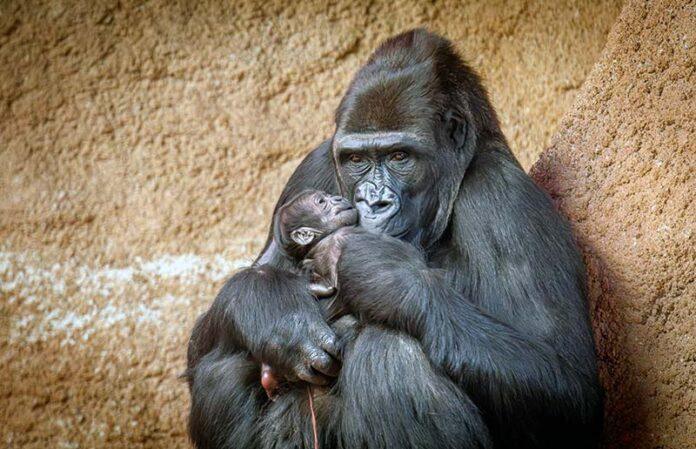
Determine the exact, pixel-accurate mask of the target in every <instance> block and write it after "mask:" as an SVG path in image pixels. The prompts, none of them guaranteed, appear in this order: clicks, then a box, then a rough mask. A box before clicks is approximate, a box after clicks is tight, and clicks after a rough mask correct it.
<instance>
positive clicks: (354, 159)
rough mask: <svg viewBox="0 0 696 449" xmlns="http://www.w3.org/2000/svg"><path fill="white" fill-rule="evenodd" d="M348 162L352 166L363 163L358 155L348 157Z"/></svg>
mask: <svg viewBox="0 0 696 449" xmlns="http://www.w3.org/2000/svg"><path fill="white" fill-rule="evenodd" d="M348 160H349V161H351V162H352V163H354V164H359V163H361V162H362V161H363V157H362V156H360V155H359V154H355V153H353V154H351V155H350V156H348Z"/></svg>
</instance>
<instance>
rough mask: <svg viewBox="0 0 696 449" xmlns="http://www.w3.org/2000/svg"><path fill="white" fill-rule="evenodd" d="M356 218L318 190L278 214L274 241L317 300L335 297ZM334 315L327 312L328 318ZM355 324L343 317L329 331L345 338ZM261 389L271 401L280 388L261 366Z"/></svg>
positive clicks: (267, 368)
mask: <svg viewBox="0 0 696 449" xmlns="http://www.w3.org/2000/svg"><path fill="white" fill-rule="evenodd" d="M358 216H359V215H358V211H357V210H356V209H355V208H353V207H352V205H351V204H350V202H349V201H348V200H347V199H345V198H343V197H340V196H331V195H329V194H327V193H326V192H322V191H319V190H306V191H304V192H301V193H300V194H298V195H297V196H295V197H294V198H292V199H291V200H290V201H288V202H287V203H286V204H285V205H283V206H282V207H281V208H280V209H279V210H278V213H277V214H276V219H275V222H274V224H273V233H274V237H275V241H276V242H277V243H278V245H279V246H280V248H281V250H282V251H283V252H284V253H285V254H286V255H287V256H288V257H289V258H290V259H292V261H293V262H294V263H295V266H296V268H297V269H302V270H304V271H308V272H309V273H310V280H311V282H310V291H311V292H312V294H313V295H315V296H316V297H317V298H325V297H329V296H333V295H334V294H335V293H336V289H337V279H336V277H337V275H336V267H337V265H338V259H339V257H340V255H341V248H342V246H343V245H342V244H343V242H344V241H345V238H346V236H347V235H348V233H350V232H356V231H357V228H356V227H355V225H357V223H358ZM329 236H330V238H327V237H329ZM330 304H332V303H330ZM328 309H331V305H329V307H328V308H327V310H328ZM337 314H338V311H333V312H330V313H329V318H333V317H335V316H336V315H337ZM356 324H357V322H356V321H355V319H354V318H352V317H344V318H343V319H342V320H339V322H336V323H334V326H333V327H334V330H336V331H337V333H341V332H338V331H341V330H342V331H345V332H342V333H345V334H349V333H351V330H352V328H353V327H354V326H355V325H356ZM261 385H262V386H263V388H264V390H266V394H267V395H268V397H269V398H271V399H273V398H274V397H275V396H276V395H277V392H278V389H279V387H280V381H279V376H278V375H277V374H276V373H275V372H274V371H273V370H272V368H271V367H270V366H269V365H267V364H265V363H263V364H262V366H261Z"/></svg>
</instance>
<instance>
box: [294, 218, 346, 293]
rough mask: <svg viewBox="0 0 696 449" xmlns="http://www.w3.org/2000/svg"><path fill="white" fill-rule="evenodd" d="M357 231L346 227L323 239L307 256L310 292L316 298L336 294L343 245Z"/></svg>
mask: <svg viewBox="0 0 696 449" xmlns="http://www.w3.org/2000/svg"><path fill="white" fill-rule="evenodd" d="M356 232H359V231H358V228H357V227H355V226H346V227H343V228H340V229H338V230H337V231H335V232H333V233H331V234H329V235H328V236H326V237H324V238H323V239H322V240H321V241H320V242H319V243H317V244H316V246H315V247H314V248H312V250H311V251H310V253H309V255H308V260H307V261H306V266H307V267H311V271H312V283H311V285H310V291H311V292H312V294H313V295H315V296H317V297H318V298H325V297H328V296H332V295H334V294H335V293H336V289H337V288H338V285H337V283H338V281H337V278H338V274H337V266H338V259H339V258H340V257H341V253H342V252H343V245H344V244H345V242H346V239H347V238H348V236H349V235H353V234H355V233H356Z"/></svg>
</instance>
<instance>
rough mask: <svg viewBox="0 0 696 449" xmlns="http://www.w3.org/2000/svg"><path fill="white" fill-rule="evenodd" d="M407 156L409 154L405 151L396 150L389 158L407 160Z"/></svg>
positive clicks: (399, 160) (397, 160)
mask: <svg viewBox="0 0 696 449" xmlns="http://www.w3.org/2000/svg"><path fill="white" fill-rule="evenodd" d="M407 158H408V154H406V153H404V152H403V151H395V152H393V153H392V154H390V155H389V160H391V161H396V162H401V161H405V160H406V159H407Z"/></svg>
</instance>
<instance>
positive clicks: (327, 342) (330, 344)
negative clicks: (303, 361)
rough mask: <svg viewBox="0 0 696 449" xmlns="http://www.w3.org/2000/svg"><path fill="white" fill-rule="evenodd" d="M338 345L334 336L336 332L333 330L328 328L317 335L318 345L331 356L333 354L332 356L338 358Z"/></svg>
mask: <svg viewBox="0 0 696 449" xmlns="http://www.w3.org/2000/svg"><path fill="white" fill-rule="evenodd" d="M338 346H339V345H338V339H337V338H336V334H335V333H334V331H333V330H330V329H329V330H326V331H323V332H322V333H321V334H320V335H319V347H320V348H321V349H323V350H324V351H326V352H328V353H329V354H331V356H333V357H334V358H336V359H338V360H340V359H341V351H340V350H339V347H338Z"/></svg>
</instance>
